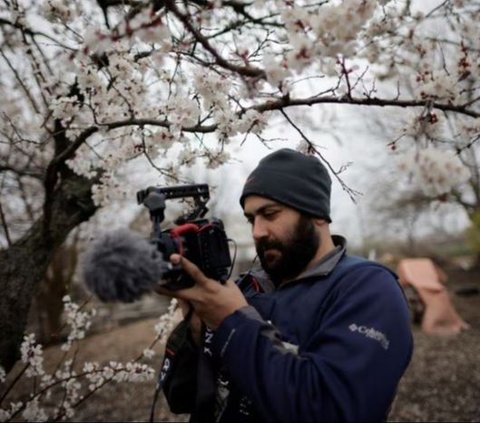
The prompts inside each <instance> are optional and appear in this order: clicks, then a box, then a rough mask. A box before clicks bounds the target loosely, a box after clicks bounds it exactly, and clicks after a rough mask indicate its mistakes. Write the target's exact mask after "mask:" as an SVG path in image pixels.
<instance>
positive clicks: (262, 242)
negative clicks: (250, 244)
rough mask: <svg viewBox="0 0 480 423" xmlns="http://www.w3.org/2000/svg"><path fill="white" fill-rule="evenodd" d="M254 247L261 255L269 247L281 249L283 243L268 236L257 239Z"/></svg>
mask: <svg viewBox="0 0 480 423" xmlns="http://www.w3.org/2000/svg"><path fill="white" fill-rule="evenodd" d="M255 247H256V249H257V254H258V255H263V254H264V253H265V251H266V250H270V249H275V250H279V251H283V244H282V243H281V242H280V241H277V240H275V239H268V238H262V239H259V240H258V241H257V242H256V244H255Z"/></svg>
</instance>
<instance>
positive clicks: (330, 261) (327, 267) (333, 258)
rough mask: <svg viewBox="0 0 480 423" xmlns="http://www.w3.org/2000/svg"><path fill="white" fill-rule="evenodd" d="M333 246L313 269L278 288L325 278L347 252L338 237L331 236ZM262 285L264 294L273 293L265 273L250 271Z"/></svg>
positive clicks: (345, 246) (343, 243)
mask: <svg viewBox="0 0 480 423" xmlns="http://www.w3.org/2000/svg"><path fill="white" fill-rule="evenodd" d="M332 240H333V245H335V248H334V249H333V250H332V251H330V252H329V253H328V254H326V255H325V256H323V257H322V258H321V259H320V260H319V261H318V262H317V263H316V264H315V265H314V266H313V267H311V268H310V269H308V270H306V271H304V272H302V273H300V274H299V275H298V276H297V277H296V278H295V279H292V280H290V281H287V282H284V283H282V284H280V285H279V286H278V287H277V289H278V288H280V287H283V286H286V285H289V284H291V283H296V282H299V281H301V280H302V279H306V278H311V277H315V276H326V275H328V274H329V273H330V272H332V270H333V269H334V268H335V266H336V265H337V263H338V262H339V261H340V259H341V258H342V257H343V256H344V255H345V253H346V251H347V240H346V239H345V238H344V237H343V236H340V235H332ZM250 273H251V274H252V276H254V277H255V278H256V279H257V280H259V282H260V283H261V285H262V288H263V291H264V292H272V291H274V290H275V289H276V288H275V285H274V284H273V282H272V281H271V280H270V278H269V277H268V275H267V273H266V272H265V271H264V270H263V269H259V270H257V271H254V270H252V271H251V272H250Z"/></svg>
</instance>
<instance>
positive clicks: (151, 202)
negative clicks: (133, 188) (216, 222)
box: [137, 184, 210, 224]
mask: <svg viewBox="0 0 480 423" xmlns="http://www.w3.org/2000/svg"><path fill="white" fill-rule="evenodd" d="M186 197H193V199H194V201H195V206H196V207H195V210H193V212H192V213H190V214H189V215H187V216H183V217H181V218H179V219H177V220H178V221H177V222H176V223H180V222H181V221H191V220H194V219H198V218H201V217H203V216H205V214H206V213H207V211H208V208H207V206H206V204H207V202H208V200H209V199H210V192H209V189H208V184H193V185H179V186H173V187H163V188H158V187H148V188H147V189H144V190H140V191H138V192H137V203H138V204H143V205H144V206H145V207H147V208H148V210H149V211H150V217H151V219H152V221H153V222H154V224H160V223H161V222H163V219H164V218H165V215H164V212H165V200H168V199H171V198H186Z"/></svg>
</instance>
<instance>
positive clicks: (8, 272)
mask: <svg viewBox="0 0 480 423" xmlns="http://www.w3.org/2000/svg"><path fill="white" fill-rule="evenodd" d="M64 176H65V178H63V179H61V180H60V181H59V183H58V184H57V186H56V188H55V189H54V190H53V192H52V195H51V196H50V199H49V204H47V207H48V209H49V213H48V214H49V217H50V218H48V219H46V218H45V216H41V218H40V219H39V220H37V221H36V222H35V223H34V224H33V225H32V227H31V228H30V230H29V231H28V232H27V233H26V234H25V235H24V236H23V238H21V239H20V240H18V241H17V242H15V243H14V244H13V245H12V246H11V247H9V248H8V249H6V250H2V251H0V333H1V337H0V366H2V367H3V368H4V369H5V370H6V371H7V372H8V371H9V370H10V369H11V368H12V367H13V365H14V364H15V362H16V360H17V359H18V358H19V346H20V344H21V342H22V339H23V335H24V331H25V327H26V323H27V316H28V312H29V309H30V305H31V302H32V298H33V295H34V293H35V289H36V287H37V285H38V284H39V282H40V281H41V280H42V279H43V278H44V277H45V274H46V271H47V267H48V264H49V263H50V261H51V259H52V257H53V254H54V253H55V250H56V249H57V248H58V247H59V246H60V245H61V244H62V243H63V242H64V241H65V239H66V238H67V236H68V234H69V233H70V231H71V230H72V229H74V228H75V227H76V226H78V225H79V224H80V223H82V222H84V221H86V220H88V219H89V218H90V217H91V216H92V215H93V214H94V213H95V210H96V206H95V205H94V204H93V201H92V199H91V186H92V184H93V182H94V181H92V180H87V179H85V178H83V177H81V176H78V175H74V174H72V173H70V174H69V175H68V176H67V175H66V174H64Z"/></svg>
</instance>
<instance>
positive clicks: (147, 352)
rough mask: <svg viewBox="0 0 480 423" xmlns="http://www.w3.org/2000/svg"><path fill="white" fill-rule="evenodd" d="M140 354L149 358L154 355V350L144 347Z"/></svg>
mask: <svg viewBox="0 0 480 423" xmlns="http://www.w3.org/2000/svg"><path fill="white" fill-rule="evenodd" d="M142 355H143V356H144V357H145V358H148V359H150V358H152V357H153V356H154V355H155V351H154V350H152V349H151V348H145V349H144V350H143V353H142Z"/></svg>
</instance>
